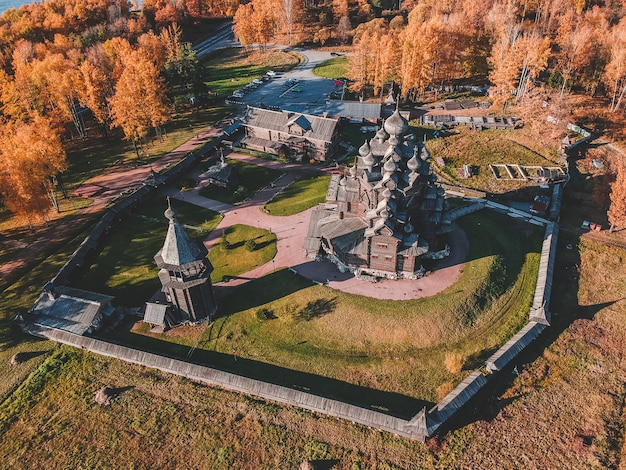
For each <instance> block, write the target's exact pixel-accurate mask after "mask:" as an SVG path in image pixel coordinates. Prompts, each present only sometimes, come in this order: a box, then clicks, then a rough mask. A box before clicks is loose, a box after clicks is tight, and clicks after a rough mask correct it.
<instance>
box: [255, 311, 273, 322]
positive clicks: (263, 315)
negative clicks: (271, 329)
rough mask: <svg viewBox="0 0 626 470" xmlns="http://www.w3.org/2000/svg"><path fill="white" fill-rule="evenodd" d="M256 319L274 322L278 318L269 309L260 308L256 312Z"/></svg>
mask: <svg viewBox="0 0 626 470" xmlns="http://www.w3.org/2000/svg"><path fill="white" fill-rule="evenodd" d="M256 317H257V318H258V319H259V320H272V319H274V318H276V315H274V312H272V311H271V310H270V309H268V308H260V309H258V310H257V311H256Z"/></svg>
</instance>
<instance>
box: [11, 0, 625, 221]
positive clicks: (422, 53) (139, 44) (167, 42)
mask: <svg viewBox="0 0 626 470" xmlns="http://www.w3.org/2000/svg"><path fill="white" fill-rule="evenodd" d="M625 3H626V2H624V1H608V0H606V1H602V0H589V1H585V0H481V1H479V0H465V1H463V2H461V1H455V0H405V1H388V0H251V1H249V2H243V1H241V2H240V1H238V0H178V1H176V2H174V1H167V0H146V1H144V2H143V4H142V6H141V9H139V8H138V7H137V5H134V4H128V3H126V2H125V1H121V0H50V1H44V2H42V3H36V4H32V5H26V6H22V7H21V8H20V9H19V10H15V9H10V10H8V11H6V12H4V13H3V15H2V17H0V162H1V168H2V170H1V171H0V192H1V194H2V204H3V205H4V206H5V207H6V208H7V209H9V210H10V211H12V212H14V213H21V214H26V215H30V216H34V215H36V214H42V213H45V212H46V211H49V210H50V208H51V201H54V197H52V196H53V194H52V193H54V191H55V178H56V176H57V175H59V174H60V173H62V172H63V171H64V170H65V169H66V168H67V162H66V153H65V152H66V150H65V144H64V142H65V141H66V140H67V139H68V138H81V137H84V135H85V133H86V125H85V115H88V116H89V119H90V120H91V121H93V122H95V123H97V129H98V132H99V134H100V136H101V138H102V139H109V138H111V136H110V134H111V132H110V131H111V130H112V129H118V130H121V131H122V132H123V136H124V138H125V139H126V140H128V141H129V142H132V143H133V145H134V148H135V149H136V150H137V154H138V155H139V152H140V150H141V147H142V145H144V144H145V139H146V138H147V136H149V135H150V136H156V137H157V138H159V137H160V135H161V129H162V126H163V125H164V124H165V123H166V122H168V120H169V119H170V118H171V115H172V113H173V110H174V107H173V106H174V105H173V101H174V94H175V93H174V92H175V91H176V93H183V94H184V95H186V96H191V95H194V96H201V95H202V94H206V92H207V90H206V87H205V86H204V83H203V81H202V78H201V77H200V76H199V74H198V59H197V57H196V56H195V53H194V51H193V49H192V48H191V46H190V44H189V42H187V41H186V40H185V39H184V38H185V34H186V32H188V31H190V30H193V29H197V28H196V27H197V26H198V25H203V24H204V25H205V24H206V23H204V22H206V21H207V20H209V19H211V18H226V17H231V18H233V29H234V31H235V35H236V37H237V39H238V40H239V41H240V42H241V44H242V45H243V46H245V47H261V48H263V47H265V46H266V45H267V44H270V43H280V44H288V45H314V46H318V47H319V46H329V45H333V46H337V47H342V48H344V49H345V50H346V51H349V52H351V54H350V60H349V77H348V78H349V79H350V87H351V89H352V90H353V91H355V92H359V93H362V94H363V95H367V96H368V97H370V98H371V99H375V98H376V97H379V96H382V92H383V90H384V89H385V87H386V86H388V85H389V84H391V83H395V84H396V86H399V87H400V91H401V97H402V99H403V100H405V101H406V102H409V103H410V102H414V103H415V102H420V100H421V99H422V97H423V95H424V93H426V92H427V91H428V90H430V89H433V88H437V87H442V86H448V85H452V84H455V83H461V82H463V83H472V84H478V85H490V87H491V88H490V98H491V99H492V100H493V104H494V106H495V108H494V109H500V110H504V109H505V107H506V106H509V105H510V106H521V105H522V104H523V103H524V102H526V103H533V105H534V104H536V103H537V102H539V103H543V102H545V100H546V96H548V97H549V98H550V99H551V100H553V101H554V102H555V103H557V102H558V103H561V101H562V102H563V103H565V101H564V100H563V98H564V97H566V96H568V95H570V94H572V93H576V94H580V95H583V96H587V97H590V98H593V99H594V100H595V102H597V103H598V104H597V107H598V108H601V109H602V110H603V111H602V112H604V113H606V114H607V115H609V116H610V115H614V116H618V115H619V116H621V115H622V114H623V109H624V99H625V97H624V95H625V93H626V5H625ZM210 33H211V30H210V28H209V27H207V29H206V35H209V34H210ZM537 96H540V98H541V99H540V100H537V99H536V97H537ZM559 100H561V101H559ZM529 106H530V105H529ZM558 109H559V113H561V115H562V116H563V117H564V118H565V117H568V116H569V115H571V113H572V111H571V109H568V107H567V105H566V104H562V105H561V104H560V105H559V106H558Z"/></svg>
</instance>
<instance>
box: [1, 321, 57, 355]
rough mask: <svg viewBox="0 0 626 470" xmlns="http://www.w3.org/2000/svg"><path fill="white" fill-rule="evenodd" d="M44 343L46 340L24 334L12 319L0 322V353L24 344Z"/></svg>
mask: <svg viewBox="0 0 626 470" xmlns="http://www.w3.org/2000/svg"><path fill="white" fill-rule="evenodd" d="M45 341H47V340H45V339H41V338H37V337H35V336H32V335H29V334H26V333H24V332H23V331H22V330H21V328H20V327H19V326H18V325H17V324H16V323H15V322H14V321H13V320H12V318H11V319H9V318H7V319H3V320H0V351H7V350H9V349H11V348H14V347H16V346H18V345H23V344H26V343H41V342H45ZM45 352H47V351H44V352H42V354H43V353H45ZM29 359H30V358H29Z"/></svg>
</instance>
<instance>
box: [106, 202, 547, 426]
mask: <svg viewBox="0 0 626 470" xmlns="http://www.w3.org/2000/svg"><path fill="white" fill-rule="evenodd" d="M505 221H506V223H504V222H505ZM463 226H464V229H465V231H466V233H467V234H468V236H469V237H470V240H471V241H472V242H473V243H472V245H471V246H472V252H471V254H470V261H468V263H467V264H466V268H465V270H464V273H463V275H462V278H461V280H460V281H459V282H458V283H456V284H455V285H454V286H453V287H451V288H449V289H448V290H446V291H445V292H444V293H442V294H440V295H438V296H435V297H430V298H425V299H419V300H412V301H400V302H390V301H379V300H376V299H371V298H365V297H359V296H353V295H349V294H345V293H342V292H340V291H335V290H332V289H329V288H327V287H324V286H318V285H312V284H311V283H310V282H309V281H307V280H305V279H302V278H300V277H298V276H294V275H293V274H292V273H291V272H289V271H287V270H282V271H278V272H275V273H272V274H269V275H267V276H264V277H263V278H261V279H258V280H255V281H251V282H249V283H248V284H246V285H244V286H241V287H238V288H237V289H236V290H235V291H234V292H233V294H232V295H230V296H229V297H227V298H226V299H225V300H224V301H223V303H222V305H221V307H220V317H219V318H218V319H217V320H216V321H215V322H214V323H212V324H211V325H210V326H208V327H205V326H199V327H196V329H195V330H193V329H191V330H189V331H188V334H189V338H188V339H186V340H185V339H183V338H182V337H184V336H186V334H185V335H179V334H176V335H171V334H170V335H168V334H165V335H151V336H152V338H151V339H150V338H146V337H142V335H141V334H142V333H144V334H145V333H146V331H141V330H135V331H133V332H128V333H121V332H116V333H114V334H115V336H116V337H117V338H121V336H120V335H122V334H123V335H124V336H123V339H124V341H127V342H131V343H134V344H138V345H141V346H142V347H147V348H149V349H153V350H165V351H167V353H168V354H174V355H180V356H186V354H187V353H188V350H189V347H191V346H194V345H197V349H196V350H195V352H194V357H195V359H196V360H200V361H203V362H204V361H206V362H209V363H211V364H215V365H219V366H220V367H223V368H226V369H232V368H236V370H237V371H238V372H240V373H243V374H245V375H250V376H253V377H257V378H267V377H273V378H274V379H273V380H278V381H279V382H280V383H287V384H291V385H293V384H298V385H299V386H301V387H305V388H307V389H313V390H316V391H317V392H318V393H325V394H332V395H333V396H336V397H341V398H344V399H348V400H356V399H358V400H359V402H361V403H363V402H365V403H368V404H369V405H368V406H375V407H378V408H379V409H384V410H389V411H391V412H394V413H401V414H408V415H410V414H411V413H414V412H416V411H418V410H419V409H420V408H421V407H422V406H424V404H425V403H430V402H434V401H436V400H437V399H438V393H439V392H438V389H439V390H441V389H440V387H442V386H443V387H449V385H450V384H455V383H458V382H459V381H460V380H461V379H462V378H463V377H465V375H467V373H468V371H469V369H471V368H473V367H474V366H475V364H476V363H477V362H479V361H480V360H481V359H484V358H485V356H486V354H488V353H489V352H490V351H493V350H494V349H495V348H496V347H497V346H498V345H500V344H502V343H503V342H504V341H506V339H508V338H509V337H510V336H511V335H512V334H513V333H515V331H516V330H517V329H519V327H520V325H522V324H523V323H524V322H525V321H526V320H527V312H528V306H529V305H530V302H531V300H532V294H533V290H534V282H535V276H536V270H537V266H538V257H539V255H538V253H537V251H538V247H539V240H540V233H538V232H537V231H536V230H533V229H531V228H526V227H522V226H520V227H518V226H516V224H511V223H508V220H507V219H504V220H503V219H502V216H497V215H494V214H489V213H485V214H481V215H480V216H474V217H470V218H468V219H467V220H465V221H464V222H463ZM502 226H506V227H507V228H506V229H504V231H503V232H502V231H500V233H498V230H496V228H497V227H502ZM520 234H521V237H520ZM520 238H521V239H520ZM512 240H517V242H515V243H513V242H512ZM511 246H514V247H515V248H511ZM500 296H501V297H500ZM493 297H500V298H499V299H498V300H496V301H492V300H491V299H492V298H493ZM171 341H174V343H176V344H171V343H166V342H171ZM451 354H454V355H456V357H458V358H459V361H460V363H461V365H460V367H459V369H458V370H452V371H450V370H447V368H446V366H445V361H446V357H447V356H449V355H451ZM233 355H235V356H237V358H238V360H237V361H236V362H233ZM355 397H359V398H355Z"/></svg>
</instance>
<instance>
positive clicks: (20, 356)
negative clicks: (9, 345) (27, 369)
mask: <svg viewBox="0 0 626 470" xmlns="http://www.w3.org/2000/svg"><path fill="white" fill-rule="evenodd" d="M50 352H52V349H43V350H41V351H30V352H26V351H23V352H18V353H15V355H14V356H13V357H12V358H11V361H15V363H16V364H22V363H24V362H28V361H29V360H31V359H34V358H35V357H39V356H43V355H44V354H48V353H50Z"/></svg>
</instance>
